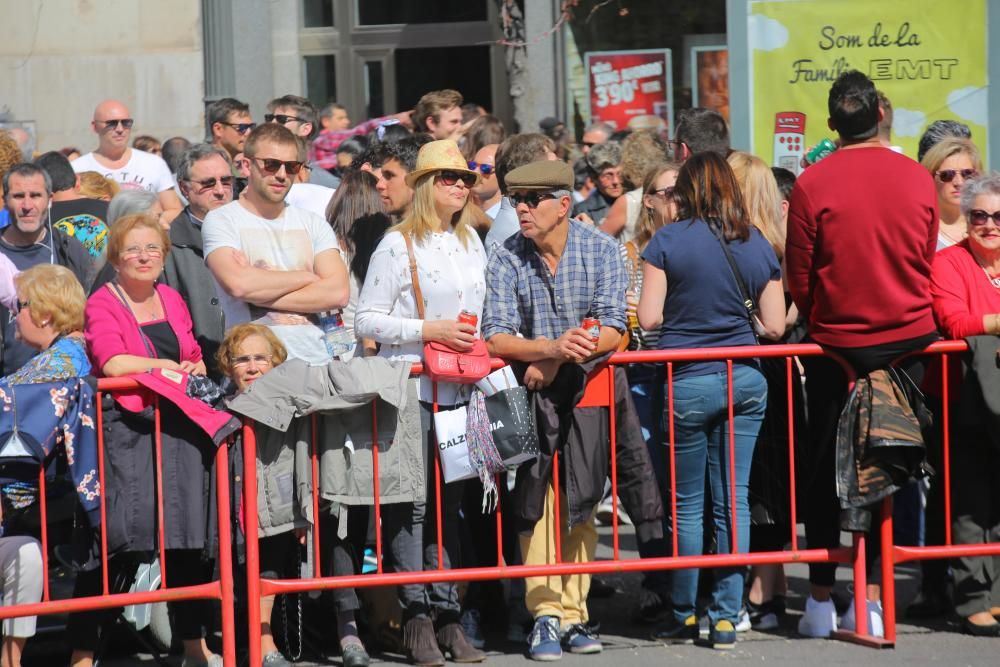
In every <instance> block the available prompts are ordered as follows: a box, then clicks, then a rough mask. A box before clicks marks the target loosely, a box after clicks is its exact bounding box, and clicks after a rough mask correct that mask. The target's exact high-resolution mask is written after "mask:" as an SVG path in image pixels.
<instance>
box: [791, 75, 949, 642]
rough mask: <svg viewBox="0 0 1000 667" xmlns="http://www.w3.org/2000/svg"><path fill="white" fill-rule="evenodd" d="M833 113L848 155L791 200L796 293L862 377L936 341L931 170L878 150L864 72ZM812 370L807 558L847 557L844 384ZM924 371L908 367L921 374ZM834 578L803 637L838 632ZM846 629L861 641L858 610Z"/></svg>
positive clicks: (835, 102) (873, 596) (816, 588)
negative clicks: (839, 474) (841, 448)
mask: <svg viewBox="0 0 1000 667" xmlns="http://www.w3.org/2000/svg"><path fill="white" fill-rule="evenodd" d="M828 108H829V113H830V118H829V120H828V125H829V127H830V129H831V130H834V131H835V132H837V134H838V135H840V140H841V148H840V149H839V150H837V151H835V152H834V153H833V154H832V155H830V156H829V157H827V158H825V159H823V160H822V161H821V162H818V163H816V164H815V165H813V166H811V167H809V168H808V169H806V171H805V172H804V173H803V174H802V176H800V177H799V179H798V181H797V182H796V184H795V188H794V189H793V190H792V195H791V207H790V209H789V213H788V240H787V246H786V251H785V253H786V254H785V260H786V263H787V276H788V287H789V290H790V291H791V293H792V298H793V299H794V300H795V304H796V305H797V306H798V308H799V311H800V312H801V313H802V314H803V316H804V317H805V318H806V321H807V322H808V327H809V334H810V337H811V338H812V340H813V341H814V342H816V343H819V344H820V345H823V346H824V347H826V348H828V349H831V350H832V351H834V352H836V353H837V354H838V355H840V356H841V357H843V358H844V359H845V360H847V361H848V362H849V363H850V364H851V365H852V366H853V367H854V369H855V370H856V371H857V373H858V374H859V375H864V374H867V373H868V372H870V371H872V370H875V369H879V368H885V367H887V366H888V365H889V364H890V362H892V361H894V360H896V359H898V358H899V357H902V356H903V355H905V354H906V353H908V352H911V351H913V350H918V349H921V348H924V347H926V346H927V345H928V344H929V343H931V342H933V341H934V340H936V339H937V338H938V336H937V327H936V325H935V323H934V316H933V314H932V312H931V295H930V274H931V261H932V259H933V258H934V252H935V247H936V243H937V232H938V210H937V198H936V195H935V190H934V182H933V180H932V179H931V176H930V174H928V172H927V170H926V169H924V168H923V167H921V166H920V165H919V164H917V163H916V162H914V161H913V160H911V159H910V158H907V157H905V156H903V155H900V154H898V153H894V152H893V151H891V150H890V149H888V148H885V147H883V146H882V144H881V143H880V141H879V137H878V124H879V121H880V120H881V119H882V113H883V112H882V110H881V109H880V108H879V103H878V95H877V93H876V91H875V85H874V84H873V83H872V82H871V81H870V80H869V79H868V77H866V76H865V75H864V74H862V73H861V72H858V71H850V72H845V73H844V74H842V75H841V76H840V77H838V78H837V80H836V81H835V82H834V84H833V86H832V87H831V88H830V95H829V98H828ZM803 363H804V364H805V366H806V392H807V395H808V399H807V400H808V406H807V407H808V410H809V433H808V440H807V442H808V446H809V453H810V455H809V457H808V458H807V460H804V461H803V464H804V466H803V467H802V469H800V471H799V472H800V479H802V480H803V482H804V483H806V484H808V485H809V486H807V487H805V488H810V489H812V493H811V494H810V502H809V503H808V504H809V507H807V508H806V538H807V540H808V542H809V547H810V548H823V547H830V548H833V547H838V546H840V521H839V520H838V517H839V513H840V505H839V501H838V499H837V491H836V483H835V478H834V470H835V463H834V462H835V459H834V453H835V451H834V441H835V432H836V425H837V420H838V417H839V415H840V410H841V408H842V407H843V405H844V402H845V399H846V398H847V378H846V376H845V374H844V372H843V370H842V369H841V368H840V367H839V366H838V365H837V364H836V363H835V362H833V361H832V360H829V359H826V358H819V357H813V358H808V357H807V358H803ZM920 363H921V362H920V360H919V359H917V360H915V361H913V362H912V363H909V364H908V363H907V362H904V363H902V364H900V367H901V368H902V369H903V370H908V371H910V372H911V375H912V374H914V373H916V374H922V367H921V365H920ZM907 366H912V368H907ZM872 525H873V526H877V525H878V522H877V517H873V521H872ZM877 533H878V531H877V530H876V531H872V537H873V538H874V537H877ZM867 553H868V554H869V557H870V558H869V561H870V562H871V560H872V558H871V557H872V556H873V555H877V554H878V545H877V544H876V543H873V542H869V544H868V551H867ZM835 570H836V566H835V565H832V564H825V563H817V564H812V565H810V567H809V583H810V586H811V595H810V598H809V600H807V602H806V613H805V615H804V616H803V617H802V620H801V622H800V624H799V632H800V633H801V634H804V635H807V636H813V637H818V636H828V635H829V634H830V633H831V632H833V631H834V630H836V629H837V626H838V623H837V616H836V611H835V609H834V606H833V603H832V601H831V600H830V592H831V590H832V588H833V582H834V573H835ZM879 594H880V590H879V586H877V585H874V586H869V590H868V599H869V603H868V608H869V613H868V624H869V628H868V629H869V630H870V632H871V634H875V635H878V634H880V633H881V630H882V628H881V625H882V624H881V620H882V619H881V606H880V604H879V602H878V600H879ZM843 625H844V627H845V629H850V630H853V629H855V628H854V609H853V604H852V605H851V609H850V610H849V611H848V614H847V615H845V617H844V619H843ZM859 631H861V632H864V628H860V629H859Z"/></svg>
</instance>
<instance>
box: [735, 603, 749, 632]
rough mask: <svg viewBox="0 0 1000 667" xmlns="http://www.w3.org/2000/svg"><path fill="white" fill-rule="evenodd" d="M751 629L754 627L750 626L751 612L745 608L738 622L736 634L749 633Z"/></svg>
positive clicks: (741, 610)
mask: <svg viewBox="0 0 1000 667" xmlns="http://www.w3.org/2000/svg"><path fill="white" fill-rule="evenodd" d="M751 627H753V626H752V625H751V624H750V612H748V611H747V608H746V607H743V608H742V609H740V615H739V616H738V617H737V620H736V632H749V631H750V628H751Z"/></svg>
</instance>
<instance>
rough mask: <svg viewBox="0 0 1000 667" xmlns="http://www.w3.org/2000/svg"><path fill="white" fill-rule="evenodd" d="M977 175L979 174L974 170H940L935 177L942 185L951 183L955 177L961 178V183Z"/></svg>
mask: <svg viewBox="0 0 1000 667" xmlns="http://www.w3.org/2000/svg"><path fill="white" fill-rule="evenodd" d="M978 174H979V172H978V171H976V170H975V169H942V170H941V171H939V172H937V174H936V175H937V177H938V178H940V179H941V182H942V183H951V182H952V181H954V180H955V177H956V176H961V177H962V180H963V181H967V180H969V179H970V178H975V177H976V176H977V175H978Z"/></svg>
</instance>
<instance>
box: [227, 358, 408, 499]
mask: <svg viewBox="0 0 1000 667" xmlns="http://www.w3.org/2000/svg"><path fill="white" fill-rule="evenodd" d="M409 375H410V364H409V362H398V361H389V360H388V359H384V358H382V357H366V358H355V359H351V360H350V361H348V362H342V361H331V362H330V363H329V364H327V365H326V366H310V365H308V364H307V363H306V362H304V361H302V360H300V359H289V360H288V361H286V362H285V363H283V364H281V365H280V366H278V367H277V368H275V369H274V370H272V371H271V372H269V373H267V374H266V375H264V376H263V377H261V378H260V379H259V380H257V381H256V382H254V383H253V384H252V385H251V386H250V387H249V388H248V389H247V390H246V391H244V392H243V393H242V394H239V395H238V396H236V397H235V398H233V400H232V401H230V403H229V408H230V409H231V410H233V411H234V412H237V413H239V414H241V415H244V416H246V417H249V418H251V419H253V420H254V421H257V422H259V423H261V424H263V425H264V426H267V427H269V428H270V429H274V430H276V431H280V432H286V433H288V432H289V431H290V429H292V431H291V433H289V435H288V437H287V438H286V439H285V442H286V443H294V444H293V445H291V446H294V447H295V448H296V450H297V451H298V450H299V449H300V448H301V447H303V446H304V447H306V448H308V443H309V440H310V439H311V437H310V428H309V426H308V424H309V421H310V420H304V419H302V417H305V416H307V415H311V414H314V413H319V414H318V419H317V427H318V429H319V442H318V445H319V456H320V494H321V497H322V498H323V499H325V500H329V501H333V502H336V503H342V504H345V505H371V504H374V502H375V500H374V498H375V492H374V476H373V455H372V404H373V401H374V404H375V409H376V411H377V413H378V452H379V497H380V502H382V503H401V502H420V501H422V500H423V499H424V496H425V492H426V490H425V488H424V486H425V483H424V479H425V476H424V459H423V438H422V433H421V426H420V404H419V402H418V400H417V384H416V381H411V380H410V379H409ZM301 424H305V425H306V426H305V428H302V427H301ZM293 426H294V428H293ZM306 451H307V450H306ZM296 458H297V457H296ZM286 460H287V456H286ZM289 465H291V466H293V467H295V468H297V464H287V463H286V464H285V466H284V469H285V470H287V468H288V466H289ZM310 480H311V477H310V476H308V475H305V476H303V477H301V478H299V479H298V480H297V481H296V486H297V487H298V488H299V492H300V495H301V494H302V493H303V491H305V490H306V488H307V487H308V491H309V493H311V483H310ZM306 497H308V494H307V495H306ZM304 516H308V515H307V514H304Z"/></svg>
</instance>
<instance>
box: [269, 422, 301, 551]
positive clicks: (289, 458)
mask: <svg viewBox="0 0 1000 667" xmlns="http://www.w3.org/2000/svg"><path fill="white" fill-rule="evenodd" d="M256 435H257V522H258V534H259V535H260V536H261V537H270V536H271V535H278V534H279V533H284V532H287V531H289V530H291V529H293V528H301V527H304V526H306V525H307V524H310V523H312V467H311V459H310V458H309V440H310V438H309V420H308V419H296V420H295V422H294V423H293V424H292V427H291V428H290V429H289V431H288V432H285V433H283V432H281V431H277V430H275V429H273V428H267V427H263V426H258V427H257V430H256Z"/></svg>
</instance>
